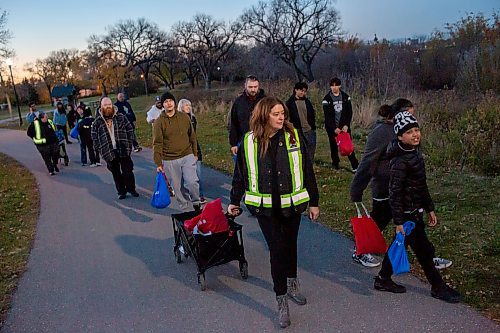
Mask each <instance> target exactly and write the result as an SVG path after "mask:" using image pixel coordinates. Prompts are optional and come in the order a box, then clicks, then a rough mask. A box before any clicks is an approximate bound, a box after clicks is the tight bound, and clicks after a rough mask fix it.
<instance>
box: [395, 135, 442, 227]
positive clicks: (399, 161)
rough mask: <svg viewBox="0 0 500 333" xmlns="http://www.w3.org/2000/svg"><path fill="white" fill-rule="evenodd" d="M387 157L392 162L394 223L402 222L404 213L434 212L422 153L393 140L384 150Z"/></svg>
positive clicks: (403, 221)
mask: <svg viewBox="0 0 500 333" xmlns="http://www.w3.org/2000/svg"><path fill="white" fill-rule="evenodd" d="M387 157H388V158H390V159H391V162H390V166H391V177H390V181H389V202H390V205H391V209H392V217H393V220H394V223H395V224H398V225H401V224H403V223H405V222H406V221H405V213H406V214H408V212H414V211H415V210H417V209H420V208H423V209H425V211H426V212H432V211H434V203H433V202H432V199H431V196H430V194H429V189H428V188H427V177H426V175H425V163H424V159H423V157H422V154H421V153H420V152H419V151H418V150H417V149H415V148H414V147H411V146H406V145H404V144H403V143H401V142H400V141H398V140H393V141H392V142H391V143H390V144H389V146H388V147H387Z"/></svg>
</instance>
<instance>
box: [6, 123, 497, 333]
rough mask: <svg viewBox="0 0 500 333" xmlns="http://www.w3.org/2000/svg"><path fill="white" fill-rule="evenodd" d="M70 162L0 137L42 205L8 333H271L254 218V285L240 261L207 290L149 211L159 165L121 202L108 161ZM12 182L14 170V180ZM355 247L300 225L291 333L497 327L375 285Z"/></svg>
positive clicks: (146, 165) (143, 159)
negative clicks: (297, 297) (298, 287)
mask: <svg viewBox="0 0 500 333" xmlns="http://www.w3.org/2000/svg"><path fill="white" fill-rule="evenodd" d="M67 150H68V153H69V155H70V159H71V162H70V165H69V166H68V167H64V166H63V167H60V169H61V173H59V174H57V175H56V176H53V177H51V176H49V174H48V172H47V170H46V168H45V166H44V164H43V161H42V159H41V157H40V155H39V154H38V152H37V151H36V148H35V147H34V145H33V143H32V142H31V141H30V140H29V138H28V137H27V136H26V135H25V133H24V132H22V131H12V130H0V151H1V152H3V153H6V154H8V155H10V156H12V157H13V158H15V159H16V160H18V161H20V162H21V163H22V164H24V165H25V166H26V167H27V168H28V169H30V170H31V172H32V173H33V174H34V175H35V177H36V179H37V182H38V186H39V188H40V197H41V210H40V216H39V221H38V228H37V233H36V237H35V241H34V244H33V249H32V251H31V254H30V257H29V262H28V267H27V271H26V273H25V274H24V275H23V277H22V278H21V280H20V282H19V286H18V290H17V292H16V293H15V295H14V298H13V303H12V308H11V310H10V311H9V313H8V316H7V321H6V323H5V325H4V327H3V329H2V332H202V331H203V332H275V331H280V329H279V328H278V326H277V325H276V320H275V317H276V315H277V305H276V301H275V298H274V293H273V291H272V281H271V276H270V275H271V274H270V268H269V256H268V252H267V250H266V245H265V242H264V239H263V237H262V235H261V232H260V230H259V227H258V224H257V222H256V220H255V219H254V218H252V217H249V216H248V212H246V211H245V212H244V213H243V215H242V216H240V217H239V218H238V222H240V223H241V224H243V226H244V228H243V236H244V243H245V254H246V257H247V260H248V262H249V275H250V276H249V278H248V280H242V279H241V277H240V274H239V270H238V264H237V262H232V263H229V264H227V265H223V266H218V267H215V268H213V269H210V270H208V271H207V273H206V278H207V286H208V288H207V290H206V291H204V292H202V291H200V290H199V286H198V283H197V278H196V266H195V263H194V262H193V261H192V259H191V258H189V259H188V260H187V261H185V262H183V263H181V264H177V263H176V260H175V257H174V255H173V251H172V246H173V232H172V224H171V219H170V214H171V213H175V212H177V210H176V207H177V206H176V204H175V203H174V204H172V205H171V207H170V208H168V209H164V210H158V209H155V208H152V207H151V206H150V204H149V200H150V195H151V190H152V188H153V184H154V176H155V171H154V170H155V168H154V164H153V162H152V154H151V151H150V150H148V149H144V150H143V151H142V152H140V153H137V154H133V160H134V163H135V175H136V182H137V185H138V192H139V193H140V194H141V196H140V197H139V198H132V197H127V199H125V200H118V199H117V196H116V193H115V189H114V185H113V180H112V177H111V173H110V172H109V171H108V170H107V169H106V168H105V166H102V167H98V168H88V167H82V166H80V163H79V162H78V161H79V152H80V149H79V145H78V144H73V145H67ZM13 177H15V175H13ZM203 185H204V188H205V194H206V195H207V197H209V198H211V199H214V198H217V197H222V198H223V202H224V203H225V204H227V203H228V194H229V189H230V178H229V177H227V176H225V175H223V174H221V173H219V172H216V171H214V170H211V169H208V168H204V169H203ZM351 248H352V242H351V241H350V240H348V239H347V238H345V237H343V236H342V235H340V234H338V233H335V232H332V231H330V230H328V229H327V228H325V227H323V226H322V225H319V224H316V223H312V222H310V221H308V220H307V219H306V218H303V220H302V225H301V230H300V235H299V278H300V279H301V282H302V288H303V291H304V293H305V295H306V296H307V298H308V304H307V305H305V306H301V307H299V306H297V305H295V304H294V303H290V311H291V319H292V325H291V326H290V327H289V328H287V332H385V331H387V332H396V331H399V332H401V331H404V332H425V331H432V332H482V333H485V332H499V327H498V325H497V324H496V323H494V322H493V321H491V320H489V319H487V318H485V317H483V316H482V315H481V314H479V313H478V312H476V311H475V310H473V309H471V308H469V307H467V306H465V305H463V304H447V303H444V302H441V301H438V300H436V299H434V298H432V297H431V296H430V293H429V289H430V288H429V285H426V284H425V283H423V282H421V281H419V280H418V279H417V278H415V277H413V276H411V275H406V276H402V277H398V278H397V281H399V282H401V283H403V284H404V285H405V286H406V287H407V288H408V292H407V293H406V294H403V295H401V294H400V295H395V294H389V293H383V292H377V291H375V290H374V289H373V276H374V275H375V274H376V273H377V269H365V268H363V267H361V266H359V265H357V264H354V263H353V262H352V261H351V259H350V255H351Z"/></svg>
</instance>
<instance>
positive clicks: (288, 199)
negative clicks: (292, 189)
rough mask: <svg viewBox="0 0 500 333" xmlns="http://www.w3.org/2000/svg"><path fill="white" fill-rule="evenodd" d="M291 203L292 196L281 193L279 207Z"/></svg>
mask: <svg viewBox="0 0 500 333" xmlns="http://www.w3.org/2000/svg"><path fill="white" fill-rule="evenodd" d="M291 205H292V198H291V196H290V194H282V195H281V208H287V207H290V206H291Z"/></svg>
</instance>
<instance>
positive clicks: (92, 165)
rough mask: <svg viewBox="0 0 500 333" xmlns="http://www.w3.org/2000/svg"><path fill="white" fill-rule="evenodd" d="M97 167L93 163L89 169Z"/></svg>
mask: <svg viewBox="0 0 500 333" xmlns="http://www.w3.org/2000/svg"><path fill="white" fill-rule="evenodd" d="M96 166H97V164H94V163H92V164H91V165H89V167H91V168H95V167H96Z"/></svg>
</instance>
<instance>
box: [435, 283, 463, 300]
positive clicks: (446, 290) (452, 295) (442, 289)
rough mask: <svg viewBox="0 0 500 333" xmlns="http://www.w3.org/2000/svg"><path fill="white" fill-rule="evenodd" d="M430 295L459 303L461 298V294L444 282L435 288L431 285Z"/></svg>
mask: <svg viewBox="0 0 500 333" xmlns="http://www.w3.org/2000/svg"><path fill="white" fill-rule="evenodd" d="M431 296H432V297H434V298H437V299H440V300H443V301H445V302H448V303H459V302H460V301H461V300H462V295H460V293H459V292H458V291H456V290H455V289H453V288H451V287H450V286H448V285H447V284H446V283H443V284H442V285H440V286H439V287H436V288H434V287H433V288H432V289H431Z"/></svg>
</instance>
